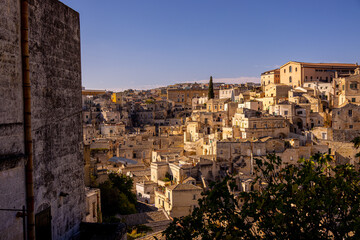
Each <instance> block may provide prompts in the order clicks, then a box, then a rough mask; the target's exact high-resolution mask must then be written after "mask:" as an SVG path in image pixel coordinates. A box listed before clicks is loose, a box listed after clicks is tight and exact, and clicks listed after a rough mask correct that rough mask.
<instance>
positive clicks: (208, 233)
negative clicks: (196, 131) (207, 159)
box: [164, 154, 360, 240]
mask: <svg viewBox="0 0 360 240" xmlns="http://www.w3.org/2000/svg"><path fill="white" fill-rule="evenodd" d="M281 163H282V161H281V159H280V158H279V157H277V156H275V155H269V156H267V158H266V159H256V165H257V167H256V176H255V179H254V181H253V182H252V186H253V188H254V189H255V190H254V191H251V192H239V193H236V191H235V189H236V186H235V184H234V179H233V178H231V177H228V178H226V179H225V180H224V181H221V182H219V183H216V184H213V185H212V189H211V190H209V191H206V192H205V193H204V194H203V195H204V196H203V198H202V199H200V200H199V207H197V208H195V209H194V211H193V212H192V213H191V215H189V216H185V217H182V218H175V219H174V221H173V222H172V223H171V224H170V226H169V227H168V228H167V229H166V230H165V231H164V235H165V236H166V238H167V239H181V238H182V239H196V238H201V239H203V240H205V239H359V238H360V185H359V183H360V174H359V172H357V171H355V169H354V167H353V166H352V165H349V164H346V165H339V166H333V164H332V159H331V157H330V156H329V155H320V154H316V155H314V156H313V157H311V158H310V159H308V160H304V159H302V160H301V161H300V162H299V164H298V165H287V166H285V167H284V168H281V169H279V170H277V167H279V166H281Z"/></svg>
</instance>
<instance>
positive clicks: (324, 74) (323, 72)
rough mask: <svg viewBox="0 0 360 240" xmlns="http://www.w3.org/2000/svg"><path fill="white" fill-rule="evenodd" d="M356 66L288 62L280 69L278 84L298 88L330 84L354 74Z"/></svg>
mask: <svg viewBox="0 0 360 240" xmlns="http://www.w3.org/2000/svg"><path fill="white" fill-rule="evenodd" d="M356 68H357V65H356V64H347V63H305V62H295V61H290V62H287V63H285V64H284V65H282V66H281V67H280V83H283V84H286V85H289V86H293V87H299V86H302V85H303V84H305V83H306V82H314V81H316V82H332V80H333V79H334V78H335V77H336V76H337V75H338V76H340V75H341V76H348V75H350V74H352V73H354V70H355V69H356Z"/></svg>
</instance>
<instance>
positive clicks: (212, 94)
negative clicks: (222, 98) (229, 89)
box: [208, 76, 215, 99]
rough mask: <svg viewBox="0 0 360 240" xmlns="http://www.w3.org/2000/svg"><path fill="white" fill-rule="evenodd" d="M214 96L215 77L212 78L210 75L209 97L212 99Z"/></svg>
mask: <svg viewBox="0 0 360 240" xmlns="http://www.w3.org/2000/svg"><path fill="white" fill-rule="evenodd" d="M214 97H215V94H214V85H213V79H212V76H210V81H209V93H208V99H212V98H214Z"/></svg>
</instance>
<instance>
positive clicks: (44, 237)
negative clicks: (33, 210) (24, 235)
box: [35, 207, 51, 240]
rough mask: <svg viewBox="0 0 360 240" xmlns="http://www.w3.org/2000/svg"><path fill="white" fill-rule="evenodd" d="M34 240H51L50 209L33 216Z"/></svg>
mask: <svg viewBox="0 0 360 240" xmlns="http://www.w3.org/2000/svg"><path fill="white" fill-rule="evenodd" d="M35 233H36V240H51V208H50V207H48V208H46V209H45V210H43V211H41V212H39V213H38V214H36V215H35Z"/></svg>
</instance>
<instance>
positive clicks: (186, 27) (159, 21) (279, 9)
mask: <svg viewBox="0 0 360 240" xmlns="http://www.w3.org/2000/svg"><path fill="white" fill-rule="evenodd" d="M61 1H62V2H63V3H65V4H66V5H68V6H69V7H71V8H73V9H74V10H76V11H78V12H79V13H80V24H81V26H80V29H81V51H82V53H81V54H82V60H81V61H82V80H83V86H85V87H86V88H96V89H108V90H121V89H128V88H136V89H146V88H151V87H157V86H165V85H168V84H173V83H176V82H195V81H201V80H207V79H209V76H210V75H212V76H213V77H214V79H215V80H218V81H229V82H241V81H247V80H249V81H255V80H257V79H259V78H260V74H261V72H264V71H266V70H270V69H273V68H276V67H278V66H280V65H282V64H284V63H286V62H287V61H290V60H293V61H305V62H344V63H355V62H359V63H360V31H359V23H360V0H347V1H341V0H337V1H334V0H312V1H310V0H309V1H308V0H302V1H289V0H273V1H268V0H264V1H255V0H126V1H125V0H104V1H99V0H61Z"/></svg>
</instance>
